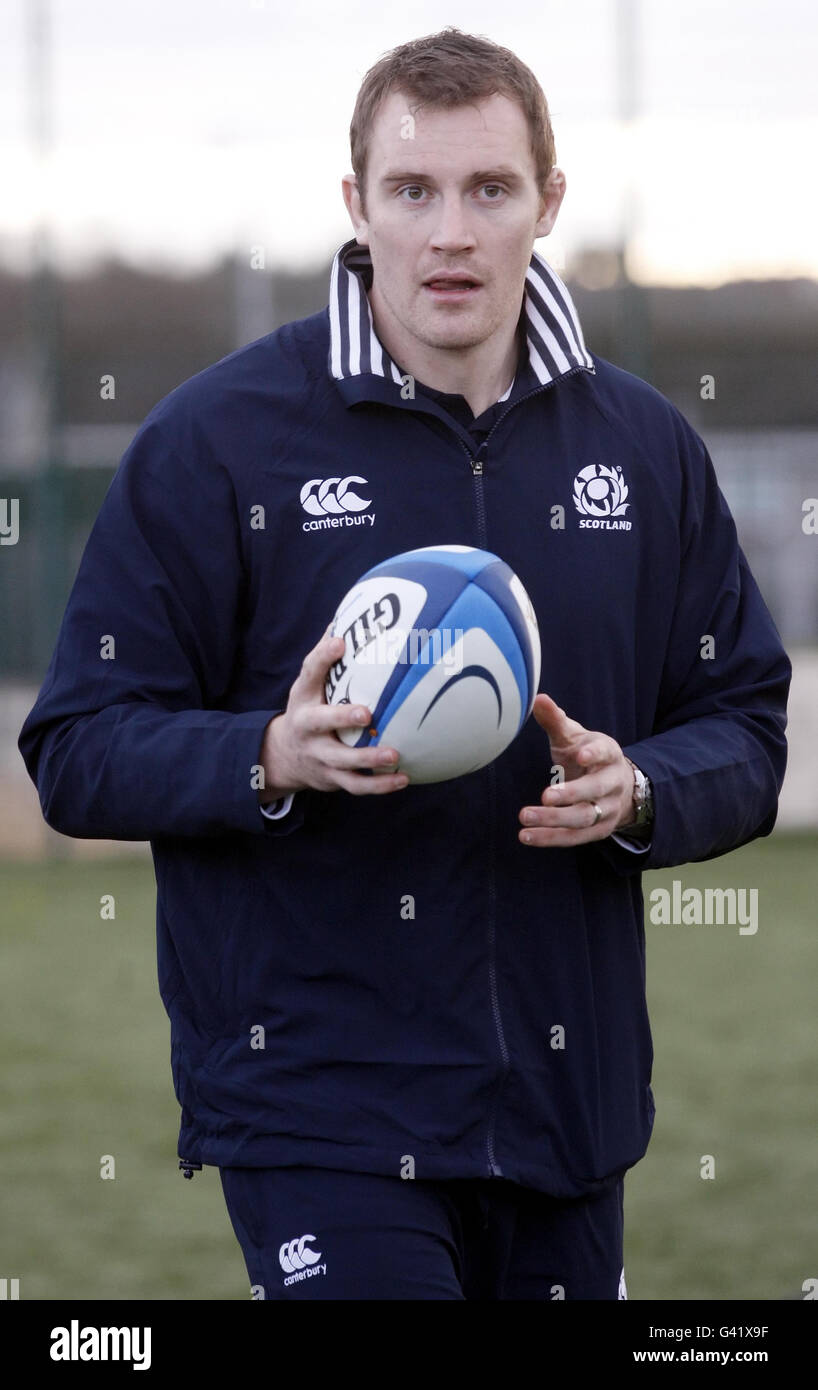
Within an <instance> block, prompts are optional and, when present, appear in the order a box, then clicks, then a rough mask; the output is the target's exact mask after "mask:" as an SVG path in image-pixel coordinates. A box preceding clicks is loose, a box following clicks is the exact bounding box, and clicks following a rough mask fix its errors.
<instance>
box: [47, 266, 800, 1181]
mask: <svg viewBox="0 0 818 1390" xmlns="http://www.w3.org/2000/svg"><path fill="white" fill-rule="evenodd" d="M371 273H372V272H371V266H370V265H369V263H368V255H367V253H366V252H365V251H362V249H361V248H359V247H357V246H356V245H355V243H354V242H353V243H347V245H346V246H345V247H342V248H341V250H340V251H339V253H338V255H337V256H336V259H335V263H334V266H333V276H332V284H331V293H330V302H329V306H328V309H326V310H325V311H324V312H322V313H318V314H315V315H313V316H311V317H308V318H305V319H302V320H299V321H297V322H293V323H290V324H287V325H286V326H284V327H283V328H281V329H279V330H278V331H276V332H275V333H272V334H270V335H269V336H267V337H265V338H262V339H261V340H260V341H258V342H255V343H252V344H251V345H250V346H249V347H246V348H243V349H241V350H240V351H238V352H235V353H233V354H232V355H231V356H230V357H227V358H226V359H224V360H223V361H221V362H219V363H217V364H216V365H214V366H212V367H210V368H209V369H208V370H206V371H204V372H202V373H200V374H199V375H198V376H196V377H194V378H193V379H192V380H190V381H188V382H186V383H184V384H183V385H182V386H180V387H179V388H178V389H177V390H175V391H173V392H172V393H171V394H170V395H169V396H168V397H167V398H166V399H164V400H163V401H162V402H161V403H160V404H159V405H158V406H157V407H156V408H155V409H154V410H153V411H152V412H151V414H150V415H149V416H148V417H147V419H146V420H145V422H144V423H143V425H142V426H141V428H140V429H139V431H138V433H137V435H136V437H135V439H134V440H133V443H132V444H131V446H130V448H129V449H128V451H127V453H126V455H125V457H124V459H123V461H122V463H121V465H120V468H119V470H118V472H117V474H116V477H115V478H114V481H113V483H112V485H111V487H110V490H109V492H108V494H107V496H106V498H105V501H104V503H103V506H102V509H101V512H100V514H99V517H98V519H97V521H96V523H95V525H94V528H93V531H92V534H91V536H90V539H89V541H88V545H87V548H86V550H85V554H84V556H83V559H82V562H81V565H80V569H79V573H78V576H77V579H76V582H75V584H74V588H73V591H72V593H71V597H70V600H69V603H68V607H67V611H66V614H65V618H64V621H63V624H62V628H61V631H60V634H59V638H58V641H57V645H56V650H55V652H54V656H53V658H52V661H51V665H50V667H49V670H48V673H47V675H46V679H45V683H44V685H43V688H42V691H41V693H40V695H39V698H38V700H37V703H36V705H35V707H34V709H33V710H32V712H31V714H30V715H29V717H28V719H27V721H26V724H25V726H24V728H23V731H22V734H21V737H20V747H21V751H22V753H23V756H24V758H25V760H26V763H27V766H28V768H29V771H30V773H31V775H32V777H33V778H34V780H35V781H36V783H37V786H38V789H39V793H40V799H41V803H42V808H43V813H44V815H45V818H46V820H47V821H48V823H49V824H50V825H51V826H53V827H54V828H56V829H57V830H59V831H62V832H63V833H64V834H67V835H74V836H83V837H113V838H114V839H118V838H121V839H127V840H138V839H149V840H150V841H151V844H152V849H153V855H154V861H155V867H156V878H157V896H158V908H157V934H158V965H159V984H160V989H161V994H162V998H163V1000H164V1003H165V1006H166V1008H167V1011H168V1013H169V1015H170V1019H171V1038H172V1068H173V1076H174V1083H175V1087H176V1093H177V1096H178V1099H179V1102H180V1105H181V1110H182V1115H181V1133H180V1137H179V1155H180V1156H181V1157H182V1158H184V1159H187V1160H190V1161H191V1162H194V1163H205V1164H217V1165H219V1166H226V1165H250V1166H279V1165H303V1164H306V1165H317V1166H319V1167H329V1168H337V1169H345V1170H358V1171H362V1172H376V1173H384V1174H394V1175H396V1176H398V1175H399V1174H400V1172H401V1170H402V1167H404V1169H405V1160H406V1156H409V1155H411V1157H412V1158H413V1159H414V1162H415V1175H416V1177H418V1178H453V1177H487V1176H491V1175H497V1176H503V1177H505V1178H508V1179H511V1180H513V1181H516V1182H519V1183H522V1184H526V1185H529V1186H531V1187H534V1188H537V1189H539V1190H541V1191H543V1192H546V1193H551V1194H553V1195H555V1196H558V1197H571V1196H579V1195H583V1194H586V1193H590V1192H593V1191H595V1190H597V1189H600V1188H601V1187H602V1186H604V1185H605V1184H606V1181H609V1180H610V1179H611V1175H613V1174H618V1173H621V1172H622V1171H623V1170H625V1169H626V1168H628V1167H630V1166H631V1165H632V1164H634V1163H635V1162H637V1160H638V1159H639V1158H640V1157H641V1156H642V1155H643V1153H644V1152H645V1149H646V1146H647V1143H648V1139H649V1136H650V1131H651V1125H652V1121H653V1114H654V1103H653V1096H652V1093H651V1087H650V1079H651V1062H652V1050H651V1039H650V1031H649V1025H648V1017H647V1012H646V1005H645V991H644V982H645V935H644V926H643V903H642V894H641V890H640V875H641V872H642V870H644V869H646V868H655V867H661V866H667V865H675V864H681V863H684V862H686V861H690V860H702V859H709V858H713V857H714V856H716V855H720V854H724V853H726V852H727V851H728V850H731V849H733V848H734V847H736V846H738V845H741V844H744V843H745V842H746V841H748V840H751V839H753V838H754V837H755V836H760V835H767V834H769V832H770V831H771V830H772V828H773V825H774V822H775V817H776V809H777V798H778V793H779V791H780V787H781V783H782V780H783V776H784V769H785V763H786V743H785V736H784V731H785V727H786V714H785V710H786V698H787V691H788V687H789V680H790V674H791V671H790V663H789V660H788V658H787V656H786V654H785V652H784V650H783V649H782V645H781V641H780V638H779V635H778V633H777V631H776V628H775V626H774V624H773V622H772V620H771V618H770V615H769V613H768V611H767V608H766V607H765V605H764V602H763V600H762V598H761V596H760V594H759V591H758V589H757V587H756V584H755V582H754V580H753V577H752V575H751V573H750V571H749V569H748V567H747V563H746V561H745V558H744V555H743V553H742V551H741V549H740V547H739V545H738V542H737V537H736V531H735V526H734V523H733V521H732V518H731V516H730V513H729V511H728V508H727V505H726V503H725V501H724V498H723V496H722V494H721V492H720V491H719V488H718V486H717V482H716V478H715V475H714V471H713V466H712V463H711V460H710V458H709V456H708V453H707V450H706V448H705V447H704V444H703V443H702V441H701V439H700V438H699V437H698V435H697V434H696V433H695V432H694V431H693V430H692V429H691V427H690V426H689V425H688V424H687V422H686V421H685V420H684V418H683V417H682V416H681V415H680V413H679V411H678V410H676V409H675V408H674V406H673V405H671V404H670V402H669V401H668V400H666V399H665V398H664V397H663V396H662V395H660V394H659V393H658V392H657V391H656V390H654V389H653V388H652V387H650V386H649V385H647V384H646V383H645V382H643V381H641V380H639V379H637V378H635V377H633V376H631V375H629V374H628V373H626V372H624V371H621V370H619V369H618V368H617V367H615V366H612V365H611V364H610V363H609V362H606V361H604V360H602V359H601V358H599V357H597V356H594V355H593V354H591V353H590V352H588V350H587V349H586V348H585V345H584V342H583V339H582V333H581V330H580V326H579V323H578V320H577V317H576V313H575V310H574V307H573V305H572V303H571V300H570V298H569V296H568V292H567V290H566V289H565V287H564V285H562V283H561V281H560V280H559V278H558V277H557V276H556V275H555V274H554V272H553V271H552V270H551V269H550V267H548V266H547V264H546V263H545V262H544V261H543V260H542V258H541V257H539V256H538V255H537V254H536V253H535V254H534V255H533V256H532V260H531V266H530V269H529V272H528V276H527V281H526V290H525V297H524V301H523V305H522V309H521V316H520V329H521V337H520V342H521V357H520V365H519V370H518V372H517V376H516V378H515V381H514V383H513V385H512V388H511V389H510V391H509V392H507V393H506V395H505V397H504V398H503V399H502V400H501V401H498V402H497V403H496V404H495V405H494V406H492V407H491V409H490V410H489V411H487V412H486V414H485V416H481V417H480V419H479V420H477V421H472V422H471V425H472V428H471V429H470V428H469V427H468V425H469V422H468V420H467V419H464V418H463V409H462V407H463V404H464V403H463V401H462V399H461V400H460V401H459V407H460V408H459V409H458V407H457V401H453V400H452V399H451V398H447V397H446V396H442V395H441V394H440V393H437V392H435V391H433V390H432V389H431V388H427V389H424V387H422V386H421V385H420V384H417V389H415V385H414V383H412V382H411V379H407V378H405V377H404V376H403V374H402V372H401V368H400V366H399V364H396V363H394V362H392V361H391V360H390V358H389V357H388V355H387V353H386V352H385V350H384V349H383V347H382V345H381V344H380V343H379V342H378V339H377V337H376V335H375V332H374V328H373V323H372V317H371V313H370V309H369V304H368V300H367V296H366V288H367V286H368V285H369V284H370V283H371V279H370V277H371ZM466 414H468V412H466ZM438 543H444V544H452V543H457V544H463V545H473V546H479V547H482V548H484V549H487V550H491V551H494V552H496V553H497V554H498V555H499V556H501V557H502V559H503V560H505V561H506V562H507V563H508V564H509V565H510V566H511V567H512V569H514V570H515V571H516V572H517V573H518V574H519V576H520V578H521V580H522V582H523V584H524V585H525V587H526V589H527V591H528V593H529V595H530V596H531V599H532V602H533V604H534V607H535V609H536V613H537V618H538V621H539V626H540V633H541V638H542V648H543V663H542V679H541V686H540V688H541V689H543V690H545V691H547V692H548V693H549V694H550V695H551V696H552V697H553V698H554V699H555V700H556V701H557V702H558V704H560V705H561V706H562V707H563V708H564V709H565V710H566V711H567V713H568V714H569V715H570V716H571V717H572V718H574V719H577V720H579V721H580V722H581V723H582V724H584V725H585V726H586V727H587V728H589V729H598V730H602V731H604V732H605V733H608V734H610V735H612V736H613V737H614V738H615V739H617V740H618V742H619V743H620V744H621V745H622V746H623V748H624V751H625V752H626V753H627V754H628V756H629V757H631V758H632V759H633V761H634V762H635V763H637V765H638V766H639V767H641V768H642V769H643V771H644V772H646V773H647V775H648V776H649V777H650V779H651V782H652V784H653V794H654V805H655V821H654V825H653V829H652V834H651V838H650V842H649V847H648V848H647V849H646V850H641V851H639V850H638V849H634V848H633V847H628V845H627V844H626V843H624V842H623V841H622V840H619V839H617V838H613V837H611V838H609V839H607V840H605V841H601V842H597V843H594V844H590V845H585V846H582V847H579V848H577V849H538V848H527V847H525V846H523V845H521V844H520V843H519V841H518V838H517V837H518V831H519V822H518V812H519V810H520V808H521V807H522V806H524V805H527V804H531V803H536V802H538V801H539V798H540V795H541V792H542V790H543V788H544V787H545V786H546V785H547V784H548V783H549V781H550V778H551V757H550V750H549V747H548V740H547V738H546V736H545V734H544V732H543V731H542V729H540V728H539V726H538V725H537V724H536V722H535V721H534V720H529V722H528V724H527V725H526V727H525V728H524V730H523V731H522V733H521V734H520V735H519V737H518V738H517V739H516V740H515V742H514V743H513V744H512V745H511V747H510V748H509V749H508V750H507V751H506V752H505V753H504V754H503V755H502V756H501V757H500V758H499V759H497V760H496V762H495V763H493V764H492V765H491V766H489V767H488V768H485V769H482V770H481V771H479V772H476V773H472V774H470V775H469V776H467V777H464V778H460V779H456V780H454V781H449V782H445V783H440V784H437V785H423V786H416V787H413V786H411V785H410V786H409V787H407V788H406V790H405V791H402V792H398V793H395V794H393V795H390V796H388V797H366V796H363V797H353V796H350V795H347V794H346V793H344V792H337V793H320V792H313V791H304V792H299V793H297V794H296V795H295V797H294V799H293V802H292V805H291V809H290V810H289V813H288V814H286V815H284V816H283V818H281V819H278V820H271V819H268V818H266V817H265V816H264V815H263V814H262V813H261V811H260V808H259V805H258V794H257V791H256V784H255V782H254V768H256V767H257V765H258V762H259V756H260V747H261V741H262V735H263V732H264V729H265V726H266V724H267V722H268V720H269V719H270V718H271V717H272V716H273V715H274V714H275V713H277V712H279V711H280V710H282V709H283V708H284V707H285V704H286V700H287V695H288V691H289V689H290V686H291V684H292V682H293V680H294V679H295V676H296V675H297V673H298V670H299V667H300V665H301V661H302V659H303V657H304V655H305V654H306V653H307V651H309V650H310V648H312V647H313V646H314V645H315V643H316V642H317V641H318V640H319V638H320V637H321V636H322V634H323V633H324V631H325V629H326V627H327V624H328V623H329V621H330V619H331V618H332V616H333V613H334V611H335V607H336V604H337V602H338V600H339V599H340V598H341V597H342V595H343V594H344V593H345V592H346V590H347V589H348V588H349V587H350V586H351V585H352V584H353V583H354V581H355V580H356V579H357V578H358V577H359V576H360V575H361V574H362V573H363V572H364V571H365V570H366V569H368V568H369V567H370V566H372V565H374V564H376V563H377V562H379V561H381V560H384V559H386V558H387V557H388V556H390V555H392V554H395V553H397V552H400V551H405V550H410V549H413V548H415V547H418V546H426V545H431V544H438ZM706 636H710V637H712V639H713V643H714V652H715V654H714V656H713V658H712V659H707V658H706V657H703V655H702V651H703V642H704V639H705V638H706ZM110 637H113V639H114V644H115V645H114V649H113V655H111V646H110V643H109V642H108V643H107V644H106V641H105V639H106V638H110ZM105 652H107V655H104V654H103V653H105ZM410 896H411V898H412V899H413V900H414V916H407V909H406V903H407V901H408V898H409V897H410ZM559 1029H562V1030H564V1036H563V1035H561V1034H560V1032H559ZM561 1037H562V1038H563V1043H564V1045H562V1046H560V1045H559V1042H560V1039H561ZM262 1044H263V1045H262ZM555 1044H556V1045H555Z"/></svg>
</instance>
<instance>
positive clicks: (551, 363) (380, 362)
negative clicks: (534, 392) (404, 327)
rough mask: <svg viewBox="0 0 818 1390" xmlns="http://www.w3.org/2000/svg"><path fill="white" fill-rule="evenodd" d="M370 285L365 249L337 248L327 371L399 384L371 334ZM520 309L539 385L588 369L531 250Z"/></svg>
mask: <svg viewBox="0 0 818 1390" xmlns="http://www.w3.org/2000/svg"><path fill="white" fill-rule="evenodd" d="M371 284H372V260H371V257H370V255H369V249H368V248H367V247H366V246H359V245H358V243H357V241H355V239H354V238H353V239H352V240H351V241H347V242H345V243H344V245H343V246H341V247H340V248H339V250H338V251H337V252H336V255H335V258H334V260H333V262H332V274H331V277H330V297H329V326H330V347H329V372H330V375H331V376H332V377H334V378H335V379H336V381H339V382H342V381H346V382H349V378H352V377H363V376H369V377H370V378H371V377H373V376H374V377H380V378H382V379H384V381H385V382H386V381H392V382H394V383H395V384H396V385H398V386H400V385H401V384H402V383H403V379H404V375H405V374H404V373H403V372H401V369H400V367H399V366H398V364H397V363H396V362H393V360H392V358H391V357H390V356H389V353H388V352H387V351H386V348H385V347H384V346H383V344H382V343H381V342H380V340H379V339H378V336H377V334H376V332H375V325H374V321H373V318H372V309H371V307H370V304H369V298H368V295H367V290H368V289H369V288H370V287H371ZM523 307H524V312H525V320H526V325H525V326H526V345H527V348H528V363H529V366H530V367H531V369H532V371H533V372H534V375H535V377H536V378H537V380H538V381H539V382H540V383H541V384H542V385H547V384H548V383H549V382H551V381H556V380H557V379H558V378H559V377H561V376H564V375H565V374H566V373H567V372H570V371H574V370H575V369H576V368H578V367H581V368H583V369H584V370H586V371H589V372H593V371H594V364H593V359H592V358H591V354H590V353H589V352H588V350H587V348H586V346H585V341H584V339H583V336H582V329H581V327H580V322H579V316H578V314H577V311H576V308H575V307H574V303H573V300H572V299H571V296H570V294H569V293H568V290H567V289H566V287H565V285H564V284H563V282H562V280H560V278H559V276H558V275H557V274H556V272H555V271H553V270H552V269H551V267H550V265H548V263H547V262H546V261H545V260H544V259H543V257H542V256H540V255H538V253H537V252H536V251H535V252H533V254H532V256H531V261H530V264H529V267H528V270H527V271H526V277H525V292H524V304H523ZM349 384H350V385H351V382H350V383H349ZM513 385H514V383H513V382H512V385H511V386H510V387H509V389H508V391H507V392H506V393H505V396H501V398H500V399H501V400H506V399H507V398H508V397H509V396H510V395H511V391H512V388H513ZM356 394H357V393H356ZM379 394H380V393H379Z"/></svg>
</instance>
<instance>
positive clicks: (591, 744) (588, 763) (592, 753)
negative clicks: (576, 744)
mask: <svg viewBox="0 0 818 1390" xmlns="http://www.w3.org/2000/svg"><path fill="white" fill-rule="evenodd" d="M621 752H622V749H621V748H620V747H619V744H618V743H616V742H615V741H614V739H612V738H606V737H605V736H604V735H603V736H602V737H600V736H599V735H598V734H591V736H590V737H589V738H588V739H586V740H584V741H583V743H582V746H581V747H580V748H578V749H576V750H575V751H574V757H575V759H576V761H577V762H578V763H579V764H580V765H581V766H582V767H593V766H599V765H600V764H603V763H612V762H614V761H615V760H617V759H618V758H619V756H620V754H621Z"/></svg>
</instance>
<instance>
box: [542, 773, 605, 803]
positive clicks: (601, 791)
mask: <svg viewBox="0 0 818 1390" xmlns="http://www.w3.org/2000/svg"><path fill="white" fill-rule="evenodd" d="M621 790H622V782H621V779H620V777H619V775H618V773H617V770H616V769H615V768H612V767H611V768H605V769H604V770H603V771H602V772H585V773H582V774H581V776H579V777H575V778H574V780H573V781H572V782H555V783H554V785H553V786H552V787H546V788H545V791H544V792H543V794H542V796H541V797H540V801H541V802H542V804H543V806H576V804H577V802H579V801H599V800H600V799H601V798H602V797H604V796H613V795H614V794H616V793H618V792H621Z"/></svg>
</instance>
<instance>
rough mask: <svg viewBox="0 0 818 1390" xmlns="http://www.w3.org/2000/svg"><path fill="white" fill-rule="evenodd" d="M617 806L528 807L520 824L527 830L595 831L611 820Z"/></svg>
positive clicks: (588, 804)
mask: <svg viewBox="0 0 818 1390" xmlns="http://www.w3.org/2000/svg"><path fill="white" fill-rule="evenodd" d="M617 804H618V803H616V802H614V803H613V804H610V803H609V804H608V805H605V803H604V802H602V801H599V800H595V801H593V802H587V801H581V802H579V804H578V805H576V806H554V807H550V806H530V807H528V806H527V807H525V808H524V809H523V810H522V811H521V812H520V823H521V824H522V825H523V826H524V827H526V828H535V829H548V830H556V829H560V828H562V829H566V830H593V829H594V828H595V827H596V826H600V825H602V824H603V822H605V821H606V820H610V818H611V817H612V816H613V815H614V813H615V811H616V807H617ZM597 806H599V808H600V810H601V811H602V815H601V816H600V817H598V818H597V814H596V808H597ZM606 833H607V832H606ZM526 843H527V842H526Z"/></svg>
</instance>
